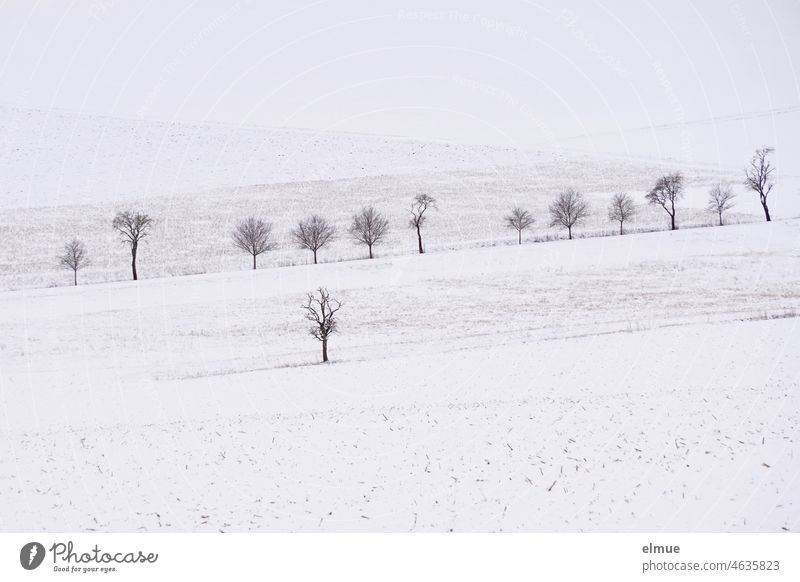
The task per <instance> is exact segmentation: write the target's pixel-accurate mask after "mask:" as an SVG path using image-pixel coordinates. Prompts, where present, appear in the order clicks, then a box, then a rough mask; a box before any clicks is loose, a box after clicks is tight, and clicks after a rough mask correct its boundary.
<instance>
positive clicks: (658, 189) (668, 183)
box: [645, 172, 683, 230]
mask: <svg viewBox="0 0 800 582" xmlns="http://www.w3.org/2000/svg"><path fill="white" fill-rule="evenodd" d="M645 198H647V200H648V202H650V204H657V205H659V206H661V208H663V209H664V210H665V211H666V212H667V214H669V219H670V230H676V229H677V227H676V226H675V203H676V202H677V201H678V200H680V199H681V198H683V175H682V174H681V173H680V172H675V173H674V174H667V175H665V176H661V177H660V178H659V179H658V180H656V185H655V186H653V189H652V190H650V192H648V193H647V195H646V196H645Z"/></svg>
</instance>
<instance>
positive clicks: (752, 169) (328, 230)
mask: <svg viewBox="0 0 800 582" xmlns="http://www.w3.org/2000/svg"><path fill="white" fill-rule="evenodd" d="M773 151H774V150H773V149H772V148H761V149H758V150H756V152H755V154H754V155H753V158H752V159H751V161H750V164H749V165H748V166H747V168H745V181H744V184H745V185H746V186H747V187H748V188H749V189H750V190H753V191H754V192H755V193H756V194H758V196H759V202H760V203H761V206H762V208H763V210H764V216H765V218H766V220H767V221H770V220H771V217H770V213H769V207H768V205H767V199H768V196H769V194H770V192H771V191H772V188H773V186H774V182H773V175H774V172H775V167H774V166H773V165H772V164H771V162H770V160H769V155H770V154H771V153H772V152H773ZM683 192H684V178H683V175H682V174H681V173H680V172H674V173H672V174H665V175H664V176H661V177H660V178H658V180H656V183H655V185H654V186H653V188H651V189H650V191H648V192H647V194H646V195H645V198H646V200H647V202H649V203H650V204H653V205H656V206H660V207H661V208H663V209H664V211H665V212H666V213H667V215H668V216H669V224H670V229H671V230H675V229H676V228H677V221H676V214H677V207H678V202H679V201H680V200H681V198H682V197H683ZM735 198H736V195H735V194H734V193H733V190H732V188H731V186H730V185H729V184H719V185H717V186H715V187H714V188H712V189H711V191H710V192H709V197H708V205H707V209H708V210H709V211H710V212H714V213H715V214H716V215H717V217H718V220H719V224H720V225H722V224H723V222H724V214H725V212H727V211H728V210H730V209H731V208H732V207H733V205H734V200H735ZM436 209H437V202H436V199H435V198H434V197H433V196H431V195H429V194H424V193H423V194H417V195H416V196H415V197H414V199H413V200H412V203H411V208H410V209H409V219H408V223H407V226H408V228H410V229H412V230H413V231H414V232H415V234H416V236H417V250H418V252H419V253H420V254H423V253H424V252H425V246H424V244H423V240H422V231H423V227H424V225H425V224H426V222H427V220H428V217H429V215H430V212H431V211H432V210H436ZM548 210H549V214H550V222H549V225H550V226H558V227H563V228H565V229H566V230H567V236H568V238H569V239H572V237H573V229H574V228H575V227H576V226H580V225H581V224H583V222H584V221H585V219H586V218H587V217H588V216H589V213H590V208H589V204H588V203H587V201H586V199H585V198H584V196H583V194H581V193H580V192H578V191H577V190H575V189H573V188H568V189H566V190H564V191H563V192H561V193H560V194H559V195H558V196H557V197H556V198H555V199H554V200H553V201H552V202H551V203H550V205H549V208H548ZM636 214H637V207H636V204H635V202H634V200H633V198H631V196H630V195H629V194H627V193H622V192H621V193H617V194H615V195H614V196H613V197H612V199H611V201H610V202H609V205H608V208H607V215H608V219H609V220H610V221H612V222H615V223H619V233H620V234H623V232H624V227H625V224H626V223H628V222H630V221H631V220H633V218H634V217H635V216H636ZM154 223H155V221H154V219H153V218H152V217H151V216H149V215H148V214H145V213H143V212H138V211H137V212H134V211H131V210H126V211H122V212H118V213H117V214H116V216H114V219H113V221H112V222H111V226H112V228H113V229H114V230H115V231H116V232H117V233H118V235H119V236H120V238H121V240H122V242H123V243H124V244H125V245H126V246H127V247H128V248H129V250H130V253H131V275H132V277H133V280H134V281H136V280H137V279H138V272H137V270H136V259H137V256H138V252H139V246H140V244H141V243H142V241H143V240H144V239H145V238H147V237H148V236H149V235H150V234H151V232H152V228H153V225H154ZM504 223H505V225H506V226H507V227H508V228H512V229H514V230H516V231H517V242H518V243H519V244H522V235H523V232H524V231H525V230H527V229H529V228H530V227H531V226H533V224H534V217H533V215H532V214H531V213H530V212H529V211H528V210H526V209H523V208H520V207H515V208H512V209H511V212H510V213H509V214H508V215H507V216H505V217H504ZM347 233H348V234H349V236H350V237H351V238H352V239H353V240H354V241H355V242H357V243H359V244H363V245H365V246H366V247H367V249H368V253H369V258H370V259H372V258H373V257H374V256H375V255H374V247H375V246H376V245H378V244H380V243H381V242H382V241H384V239H385V238H386V235H387V234H388V233H389V221H388V220H387V219H386V217H385V216H384V215H383V214H382V213H381V212H379V211H378V210H376V209H375V208H374V207H372V206H367V207H364V208H362V209H361V211H360V212H358V213H357V214H355V215H353V217H352V220H351V223H350V226H349V228H348V230H347ZM291 236H292V239H293V240H294V242H295V243H296V244H297V246H298V247H300V248H303V249H308V250H309V251H311V253H312V255H313V258H314V264H317V260H318V253H319V251H320V249H322V248H323V247H324V246H325V245H327V244H328V243H330V242H331V241H333V240H335V239H336V238H337V236H338V233H337V229H336V226H335V225H334V224H332V223H331V222H330V221H329V220H328V219H327V218H325V217H324V216H321V215H319V214H312V215H311V216H309V217H307V218H304V219H303V220H300V221H299V222H298V223H297V225H296V226H295V228H293V229H292V231H291ZM231 239H232V242H233V245H234V246H235V247H236V248H238V249H240V250H241V251H243V252H246V253H248V254H249V255H251V256H252V258H253V269H256V268H257V266H258V264H257V259H258V257H259V255H261V254H263V253H265V252H267V251H270V250H273V249H275V248H276V246H277V245H276V243H275V242H274V240H273V232H272V224H271V223H269V222H265V221H264V220H262V219H260V218H257V217H254V216H250V217H248V218H245V219H243V220H241V221H239V222H238V223H237V224H236V225H235V227H234V229H233V232H232V233H231ZM58 261H59V265H60V266H62V267H64V268H66V269H70V270H71V271H72V272H73V283H74V284H75V285H77V284H78V271H79V270H80V269H82V268H84V267H86V266H88V265H89V255H88V252H87V249H86V246H85V245H84V244H83V242H81V241H80V240H79V239H73V240H71V241H69V242H67V243H66V244H65V245H64V248H63V251H62V253H61V255H59V256H58Z"/></svg>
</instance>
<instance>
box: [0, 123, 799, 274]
mask: <svg viewBox="0 0 800 582" xmlns="http://www.w3.org/2000/svg"><path fill="white" fill-rule="evenodd" d="M0 144H1V145H2V147H3V151H4V154H3V155H2V156H0V177H1V179H0V237H1V238H2V244H0V289H18V288H29V287H47V286H56V285H64V284H68V283H69V282H70V280H71V279H70V276H69V274H68V273H66V272H64V271H63V270H60V269H59V267H58V265H57V261H56V260H55V256H56V254H57V253H58V252H59V251H60V249H61V247H62V245H63V244H64V242H66V240H68V239H71V238H72V237H75V236H77V237H79V238H80V239H82V240H83V241H84V242H85V243H86V245H87V247H88V249H89V255H90V257H91V260H92V265H91V266H90V267H89V268H88V269H86V271H84V272H83V273H82V277H81V280H82V281H83V282H86V283H97V282H105V281H115V280H124V279H126V278H127V277H128V267H127V264H128V258H127V257H126V250H125V248H124V247H123V246H122V245H121V244H120V243H119V240H118V238H117V237H116V235H115V233H114V232H113V231H112V229H111V228H110V223H111V220H112V218H113V216H114V213H115V212H116V211H117V210H119V209H123V208H133V209H140V210H142V211H144V212H147V213H149V214H151V215H152V216H153V217H154V218H156V220H157V224H156V229H155V232H154V234H153V236H152V237H151V238H150V239H148V241H147V244H146V245H145V246H144V247H143V248H142V252H141V256H140V259H139V260H140V262H141V269H140V271H141V274H142V276H143V277H145V278H152V277H164V276H174V275H185V274H194V273H211V272H218V271H227V270H237V269H241V268H246V267H247V265H248V260H247V258H246V257H245V256H242V255H240V254H238V251H237V250H236V249H234V248H233V246H232V245H231V242H230V233H231V229H232V227H233V225H234V224H235V222H236V221H237V220H239V219H241V218H243V217H245V216H248V215H253V214H255V215H258V216H261V217H263V218H264V219H266V220H268V221H271V222H273V223H274V226H275V236H276V241H277V242H278V245H279V246H278V249H277V250H276V251H275V252H272V253H269V254H268V255H266V256H264V257H262V259H261V264H262V265H263V266H281V265H295V264H304V263H306V262H308V261H309V255H308V253H307V252H304V251H301V250H298V249H297V248H295V246H294V244H293V242H292V241H291V238H290V236H289V233H290V230H291V228H292V227H293V226H294V224H295V223H296V221H297V220H298V219H300V218H302V217H304V216H305V215H307V214H309V213H311V212H318V213H322V214H324V215H326V216H328V217H329V218H330V219H331V220H332V221H333V222H334V223H335V224H336V225H337V227H338V229H339V231H340V233H341V234H342V235H344V234H345V233H346V230H347V226H348V224H349V220H350V217H351V216H352V214H353V213H354V212H356V211H358V210H359V209H360V208H361V207H362V206H363V205H365V204H374V205H375V206H376V207H377V208H378V209H379V210H380V211H381V212H383V213H384V214H386V215H387V217H388V218H389V220H390V223H391V233H390V235H389V236H388V238H387V240H386V241H385V243H384V244H383V245H381V246H380V247H378V248H377V249H376V251H377V253H378V255H379V256H394V255H402V254H406V253H409V252H413V250H414V244H415V240H414V237H413V235H412V233H411V232H410V231H409V230H408V229H407V228H406V226H407V221H408V210H407V209H408V206H409V202H410V199H411V198H412V197H413V196H414V195H415V194H417V193H419V192H427V193H429V194H432V195H433V196H435V197H436V198H437V199H438V200H439V210H438V211H437V212H434V213H431V217H430V221H429V223H428V225H427V226H426V242H427V247H428V249H429V250H430V251H433V252H438V251H447V250H453V249H461V248H469V247H481V246H493V245H505V244H509V243H511V242H513V239H514V236H513V233H510V232H509V231H508V230H507V229H506V228H505V227H504V224H503V216H504V215H505V214H506V213H507V212H508V211H509V209H510V208H511V207H512V206H513V205H516V204H519V205H522V206H524V207H527V208H529V209H530V211H531V212H532V213H533V214H534V217H535V220H536V222H535V224H534V228H533V230H532V231H531V232H530V233H528V237H527V238H528V240H531V239H551V238H554V237H557V236H561V234H562V233H560V232H559V231H558V230H556V229H553V228H550V227H549V217H548V216H547V205H548V204H549V202H550V200H551V199H552V197H553V196H554V195H555V194H556V193H557V192H559V191H560V190H562V189H563V188H565V187H575V188H578V189H580V190H581V191H583V192H584V193H585V194H586V195H587V197H588V198H589V201H590V204H591V207H592V215H591V218H590V219H589V221H588V222H587V224H586V225H585V226H584V227H582V228H580V229H578V231H577V232H578V235H579V236H584V235H587V234H589V235H597V234H608V233H611V232H613V231H614V228H615V226H614V225H613V224H611V223H609V222H608V219H607V216H606V204H607V199H608V198H609V196H610V195H611V194H612V193H615V192H618V191H628V192H630V193H631V195H632V196H634V198H635V199H636V200H637V202H639V203H640V205H641V209H640V213H639V216H638V217H637V219H636V221H635V223H632V224H631V228H632V229H634V230H635V229H643V230H652V229H655V228H663V227H664V225H665V218H666V215H665V214H664V213H663V211H662V210H661V209H658V208H653V207H646V206H644V204H643V202H644V199H643V196H644V192H645V191H646V190H647V189H648V188H649V187H651V186H652V182H653V180H654V179H655V177H657V176H658V175H660V173H661V172H663V171H665V170H672V169H673V168H672V167H663V166H662V165H660V164H655V163H652V162H643V161H637V160H618V159H603V158H600V157H590V156H588V155H583V154H574V153H573V154H570V155H567V154H565V153H564V152H560V153H559V152H532V151H526V150H520V149H513V148H497V147H489V146H472V145H459V144H447V143H422V142H414V141H410V140H407V139H400V138H383V137H378V136H367V135H357V134H346V133H335V132H327V133H326V132H309V131H301V130H289V129H270V128H259V127H232V126H224V125H186V124H170V123H163V122H154V121H142V120H138V121H135V120H134V121H131V120H124V119H116V118H103V117H92V116H86V115H75V114H71V113H66V112H50V113H46V112H41V111H33V110H21V109H9V108H0ZM684 171H685V173H686V175H687V186H688V188H687V197H686V199H685V200H684V201H682V202H681V208H680V211H679V212H680V214H679V217H678V222H679V224H680V225H681V226H682V227H686V226H692V225H705V224H710V223H712V222H713V220H714V218H713V217H712V216H711V215H710V214H709V213H707V212H706V211H705V210H704V208H703V207H704V206H705V202H706V195H707V191H708V188H709V187H710V185H711V184H713V183H715V182H716V181H717V180H719V178H720V174H719V171H713V170H710V169H702V168H684ZM735 177H736V176H734V175H733V174H731V176H730V178H731V179H734V178H735ZM734 211H735V213H731V215H730V217H729V220H730V221H731V222H742V221H751V220H754V219H758V213H759V212H760V210H759V209H758V207H757V204H756V202H755V198H754V197H752V196H750V197H745V196H742V197H740V200H739V204H738V205H737V207H736V208H735V209H734ZM777 216H783V217H785V216H787V214H785V213H781V212H778V214H777ZM320 255H321V259H322V260H323V261H340V260H347V259H354V258H361V257H363V256H364V252H363V249H361V248H358V247H357V246H355V245H354V244H353V242H352V241H351V240H349V239H348V237H347V236H340V237H339V239H338V240H337V241H335V242H334V243H333V244H332V245H331V246H330V247H328V248H325V249H324V250H323V251H322V252H321V254H320Z"/></svg>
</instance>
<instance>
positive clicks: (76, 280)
mask: <svg viewBox="0 0 800 582" xmlns="http://www.w3.org/2000/svg"><path fill="white" fill-rule="evenodd" d="M72 274H73V275H74V279H75V286H76V287H77V286H78V269H73V271H72Z"/></svg>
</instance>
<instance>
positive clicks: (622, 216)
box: [608, 192, 636, 234]
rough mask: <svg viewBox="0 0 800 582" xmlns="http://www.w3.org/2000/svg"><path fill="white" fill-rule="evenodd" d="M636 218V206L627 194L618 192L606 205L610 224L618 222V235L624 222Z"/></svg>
mask: <svg viewBox="0 0 800 582" xmlns="http://www.w3.org/2000/svg"><path fill="white" fill-rule="evenodd" d="M634 216H636V204H634V202H633V198H631V197H630V195H629V194H625V193H623V192H620V193H619V194H614V196H613V197H612V198H611V202H609V203H608V219H609V220H610V221H612V222H619V233H620V234H622V226H623V224H624V223H625V222H627V221H629V220H631V219H632V218H633V217H634Z"/></svg>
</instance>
